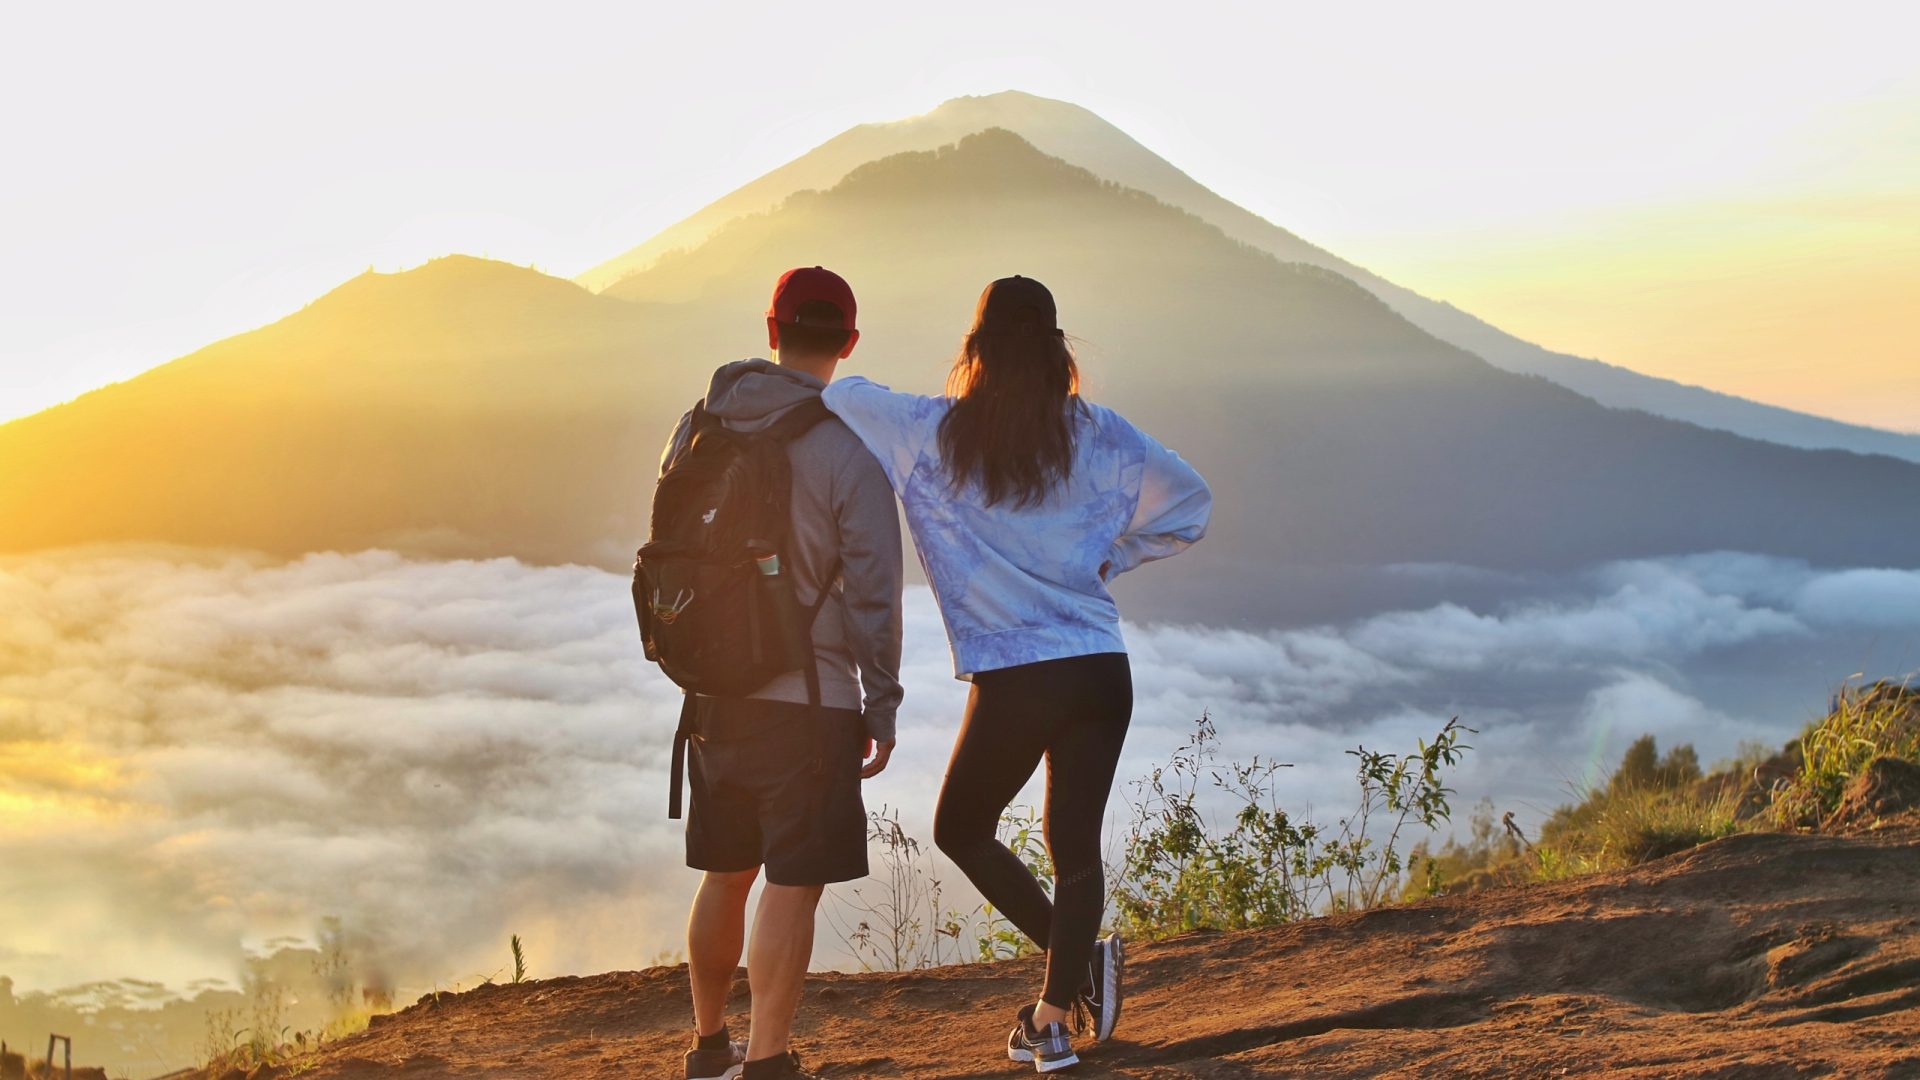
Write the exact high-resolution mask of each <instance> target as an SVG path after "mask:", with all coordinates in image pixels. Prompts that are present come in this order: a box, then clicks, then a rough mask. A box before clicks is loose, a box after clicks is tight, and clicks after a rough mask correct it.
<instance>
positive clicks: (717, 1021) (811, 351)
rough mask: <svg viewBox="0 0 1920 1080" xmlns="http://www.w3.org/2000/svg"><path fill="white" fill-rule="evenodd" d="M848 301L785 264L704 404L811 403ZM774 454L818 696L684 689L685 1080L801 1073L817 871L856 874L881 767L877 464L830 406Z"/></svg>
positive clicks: (893, 695) (788, 688)
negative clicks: (689, 998)
mask: <svg viewBox="0 0 1920 1080" xmlns="http://www.w3.org/2000/svg"><path fill="white" fill-rule="evenodd" d="M854 315H855V305H854V299H853V290H852V289H851V288H849V287H848V285H847V283H846V282H845V281H844V280H842V279H841V277H840V276H839V275H838V274H835V273H833V272H832V271H830V270H824V269H822V268H820V267H817V266H815V267H803V268H799V269H795V270H790V271H788V272H787V273H786V274H785V275H783V276H782V277H781V278H780V281H779V283H778V284H777V285H776V286H775V287H774V291H773V302H772V304H771V306H770V307H769V308H768V310H767V346H768V348H769V349H771V350H772V351H773V355H774V357H775V361H774V362H772V363H769V362H768V361H766V360H741V361H738V362H736V363H732V364H728V365H726V366H725V367H722V368H721V369H720V370H718V371H716V372H715V373H714V375H713V381H712V384H711V386H710V388H709V389H708V391H707V396H706V399H705V401H704V402H703V403H702V407H703V409H704V411H705V413H706V414H707V415H708V416H709V417H712V418H715V419H717V420H718V421H719V422H720V423H721V424H722V425H723V426H725V427H727V428H729V429H732V430H734V431H739V432H758V431H764V430H766V429H767V428H769V427H770V426H772V425H773V424H774V423H776V422H777V421H779V420H780V419H781V418H782V417H784V416H787V415H788V414H789V412H790V411H791V410H793V409H794V408H795V407H796V406H801V405H808V403H811V402H816V401H817V400H818V399H819V397H820V391H821V390H822V389H824V388H825V387H826V385H827V383H828V382H829V381H831V380H832V379H833V375H834V370H835V368H836V367H837V366H838V364H839V362H840V361H841V360H843V359H845V358H846V357H847V356H848V355H849V354H851V353H852V352H853V348H854V345H855V344H856V343H857V342H858V341H859V337H860V333H859V331H858V330H857V329H855V327H854ZM809 408H818V406H812V405H809ZM822 414H823V416H824V410H822ZM693 416H694V414H693V413H691V412H690V413H688V415H687V416H685V417H683V418H682V419H681V421H680V423H679V425H678V426H677V427H676V428H675V430H674V433H673V436H672V438H671V439H669V440H668V443H667V449H666V452H665V454H664V455H663V456H662V459H661V463H662V469H663V470H664V469H665V467H666V465H667V463H668V462H669V461H671V460H672V459H673V457H674V455H675V454H676V453H678V452H679V451H680V450H681V449H682V448H683V447H684V446H685V445H686V444H687V443H688V441H689V440H690V439H691V437H692V432H693V427H694V420H693ZM785 451H786V454H787V459H788V462H789V463H790V466H791V472H792V495H791V514H792V523H791V530H792V531H791V534H790V536H789V538H788V541H787V544H786V548H785V551H784V553H783V554H784V555H785V557H786V558H787V560H789V561H790V562H791V563H792V564H793V565H791V566H786V567H781V568H780V572H782V573H787V574H790V575H791V576H792V581H793V587H794V589H795V592H796V593H797V599H798V603H799V606H800V608H801V610H803V611H805V612H807V613H808V615H809V616H810V617H811V621H812V626H811V634H812V646H813V657H814V660H815V663H816V665H817V668H818V686H817V690H818V694H819V699H818V704H819V705H820V706H821V707H820V708H813V707H811V706H810V705H809V697H810V696H811V695H810V691H809V687H808V680H807V678H806V674H805V673H803V672H801V671H793V672H789V673H787V674H785V675H782V676H779V677H777V678H775V679H774V680H773V681H772V682H769V683H767V684H766V685H764V686H762V687H761V688H760V689H758V690H756V691H753V692H752V693H750V694H748V695H747V696H745V697H738V698H734V697H705V696H702V697H698V698H696V699H695V700H694V702H693V714H692V715H693V725H692V728H693V729H692V731H691V733H690V738H689V754H688V758H687V790H688V794H689V798H690V804H689V808H688V813H687V865H688V866H691V867H693V868H695V869H698V870H703V871H705V872H706V874H705V877H704V878H703V879H702V880H701V883H700V891H699V893H698V894H697V895H696V896H695V897H694V901H693V911H692V913H691V915H689V917H688V919H687V959H688V965H687V967H688V974H689V981H690V982H691V983H692V984H693V1013H694V1024H695V1035H696V1036H697V1040H696V1043H695V1046H694V1048H693V1049H692V1050H690V1051H688V1053H687V1055H686V1065H687V1072H686V1075H687V1077H688V1080H733V1078H735V1077H739V1078H741V1080H757V1078H760V1077H807V1076H810V1075H811V1074H809V1073H806V1072H804V1071H802V1069H801V1067H800V1063H799V1059H798V1057H797V1056H796V1055H795V1054H793V1053H792V1052H791V1051H790V1050H789V1049H788V1048H787V1037H788V1033H789V1031H790V1029H791V1027H792V1023H793V1014H794V1009H795V1007H796V1006H797V1005H798V1004H799V998H800V991H801V986H802V984H803V982H804V980H805V977H806V973H807V964H808V961H809V959H810V958H811V957H812V953H813V927H814V909H815V907H816V906H817V905H818V903H819V901H820V895H821V892H822V890H823V889H824V887H825V886H826V885H827V884H829V883H832V882H836V881H850V880H853V879H856V878H861V877H865V876H866V874H867V847H866V837H867V829H866V825H867V821H866V809H865V807H864V805H863V804H862V802H861V798H860V781H861V780H862V779H865V778H867V777H871V776H874V775H875V774H877V773H879V772H880V770H881V769H883V768H885V767H886V764H887V759H888V757H889V756H890V755H891V753H892V751H893V744H894V712H895V710H896V709H897V708H898V707H899V704H900V698H901V690H900V681H899V671H900V591H901V555H900V526H899V519H898V517H897V516H896V513H895V510H894V501H893V491H892V488H891V487H889V486H888V483H887V478H886V475H885V474H884V473H883V472H882V471H881V468H880V464H879V462H877V461H875V460H874V458H873V455H872V454H870V453H868V452H867V450H866V448H865V447H864V446H862V445H861V443H860V440H859V439H857V438H855V437H854V434H853V433H852V432H851V431H849V430H848V429H847V427H846V426H845V425H844V424H842V423H841V422H840V421H839V420H837V419H834V418H832V417H831V416H824V418H822V419H819V420H818V421H817V422H815V423H813V424H812V426H810V427H806V428H805V430H804V432H803V433H802V434H799V435H797V436H793V437H792V438H791V440H790V441H788V442H787V443H786V445H785ZM836 567H837V568H838V584H839V587H838V588H835V585H836V581H835V580H834V576H835V568H836ZM815 605H818V611H817V614H815V613H814V608H815ZM803 621H804V620H803ZM856 671H857V673H858V677H857V679H856ZM862 691H864V701H863V694H862ZM868 754H871V758H870V759H867V755H868ZM863 760H864V765H863V764H862V762H863ZM763 867H764V868H765V874H766V879H767V880H766V886H765V888H764V890H763V892H762V893H761V896H760V903H759V907H758V910H757V911H756V912H755V915H754V926H753V939H752V945H751V947H750V948H748V950H747V979H748V982H749V984H750V985H751V986H752V988H753V1013H752V1028H751V1031H750V1038H749V1039H748V1040H747V1041H746V1043H745V1045H744V1046H742V1045H740V1044H739V1043H734V1042H731V1041H730V1040H729V1035H728V1032H727V1025H726V1003H727V997H728V994H729V993H730V991H731V990H732V985H733V976H734V971H735V969H736V968H737V967H738V966H739V963H740V953H741V946H742V942H743V939H744V937H745V932H746V901H747V893H748V890H749V889H751V888H752V886H753V883H754V879H755V877H756V876H757V875H759V874H760V873H761V871H762V868H763Z"/></svg>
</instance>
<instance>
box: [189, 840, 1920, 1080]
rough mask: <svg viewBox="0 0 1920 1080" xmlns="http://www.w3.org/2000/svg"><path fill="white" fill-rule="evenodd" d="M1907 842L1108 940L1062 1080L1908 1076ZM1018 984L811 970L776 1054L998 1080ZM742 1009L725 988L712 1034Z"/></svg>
mask: <svg viewBox="0 0 1920 1080" xmlns="http://www.w3.org/2000/svg"><path fill="white" fill-rule="evenodd" d="M1917 847H1920V828H1917V827H1916V826H1915V825H1914V824H1913V823H1912V821H1911V820H1910V816H1909V820H1907V821H1905V822H1903V823H1901V824H1898V825H1895V826H1893V827H1890V828H1884V829H1881V830H1879V831H1876V832H1863V833H1860V834H1858V835H1854V836H1817V835H1805V834H1791V833H1786V834H1782V833H1772V834H1760V833H1749V834H1743V835H1738V836H1732V837H1728V838H1726V839H1723V840H1717V841H1714V842H1713V843H1710V844H1707V845H1705V846H1703V847H1698V848H1695V849H1693V850H1692V851H1689V852H1686V853H1684V854H1680V855H1675V856H1671V857H1668V858H1665V859H1662V860H1659V861H1658V862H1654V863H1650V864H1648V865H1645V866H1641V867H1637V868H1635V869H1632V870H1626V871H1618V872H1613V873H1605V874H1596V875H1591V876H1587V877H1577V878H1573V879H1570V880H1562V881H1556V882H1552V883H1550V884H1543V885H1533V886H1523V887H1518V888H1501V889H1491V890H1486V891H1481V892H1471V893H1466V894H1463V895H1457V896H1446V897H1440V898H1438V899H1433V900H1426V901H1422V902H1419V903H1416V904H1410V905H1404V906H1396V907H1387V908H1379V909H1375V910H1372V911H1361V912H1352V913H1348V914H1341V915H1332V916H1329V917H1326V918H1318V919H1310V920H1306V921H1303V922H1297V923H1292V924H1289V925H1285V926H1278V927H1272V928H1267V929H1258V930H1242V931H1235V932H1231V933H1208V932H1196V933H1189V934H1183V935H1180V936H1178V937H1174V938H1172V939H1169V940H1166V941H1160V942H1150V943H1146V942H1130V943H1128V946H1127V966H1126V979H1127V995H1126V1009H1125V1011H1124V1013H1123V1015H1122V1017H1121V1023H1120V1026H1119V1028H1118V1030H1117V1031H1116V1032H1115V1035H1114V1038H1113V1039H1112V1040H1110V1041H1109V1042H1107V1043H1105V1044H1098V1045H1089V1044H1087V1043H1086V1042H1085V1041H1084V1040H1082V1041H1079V1042H1078V1043H1077V1045H1076V1049H1079V1050H1081V1051H1083V1052H1084V1057H1083V1059H1082V1064H1081V1065H1080V1066H1079V1068H1077V1069H1076V1070H1074V1072H1073V1074H1072V1075H1074V1076H1077V1077H1088V1078H1094V1077H1109V1078H1118V1077H1168V1078H1171V1077H1250V1076H1314V1077H1375V1076H1454V1077H1508V1076H1602V1075H1606V1076H1622V1077H1719V1078H1730V1077H1756V1078H1757V1077H1776V1076H1778V1077H1785V1076H1852V1077H1883V1078H1887V1080H1892V1078H1895V1077H1911V1076H1914V1075H1916V1072H1917V1071H1920V1049H1917V1047H1920V1009H1916V1008H1915V1007H1914V1006H1915V1005H1916V1004H1920V990H1916V989H1915V986H1914V978H1913V976H1914V972H1915V971H1916V970H1920V929H1916V928H1920V901H1917V900H1916V897H1917V896H1920V858H1915V855H1916V848H1917ZM1040 969H1041V960H1040V958H1038V957H1031V958H1027V959H1021V960H1008V961H1003V962H1000V963H995V964H965V965H954V966H948V967H939V968H933V969H930V970H921V971H903V972H867V973H862V974H854V975H850V974H840V973H831V972H823V973H818V974H814V975H810V976H808V978H807V986H806V990H805V994H804V996H803V997H802V998H801V1002H800V1009H799V1013H798V1015H797V1017H796V1018H795V1019H796V1023H795V1028H794V1043H795V1047H796V1049H797V1050H798V1051H799V1052H800V1053H801V1054H802V1055H803V1057H804V1058H805V1060H806V1062H807V1063H808V1065H809V1066H811V1067H813V1068H815V1069H817V1070H818V1071H819V1072H820V1074H821V1075H823V1076H829V1077H849V1078H851V1077H862V1078H872V1077H895V1076H912V1077H916V1078H920V1080H947V1078H953V1080H958V1078H961V1077H982V1076H1013V1075H1015V1073H1014V1072H1013V1070H1012V1067H1010V1066H1008V1065H1007V1063H1006V1059H1005V1052H1004V1043H1005V1031H1006V1028H1007V1026H1008V1025H1009V1024H1010V1023H1011V1021H1012V1017H1013V1015H1014V1010H1016V1009H1017V1008H1019V1007H1020V1005H1021V1004H1022V1002H1023V1000H1026V999H1030V997H1031V995H1032V992H1033V987H1034V985H1035V984H1036V983H1037V982H1038V981H1039V978H1040ZM1023 995H1024V997H1023ZM751 997H752V995H751V987H749V986H747V985H746V983H745V980H744V978H743V979H742V982H741V984H740V988H739V990H737V991H736V997H735V999H734V1000H732V1001H730V1002H729V1005H728V1011H729V1013H730V1014H731V1015H730V1016H729V1018H728V1019H729V1021H730V1022H731V1025H732V1027H733V1030H734V1031H735V1032H741V1031H745V1030H746V1022H747V1019H748V1016H747V1013H748V1011H749V1006H750V1004H751ZM688 1000H689V998H688V990H687V976H686V967H685V966H684V965H681V966H678V967H671V968H668V967H656V968H650V969H648V970H646V971H630V972H612V973H608V974H604V975H592V976H586V977H574V976H563V977H560V978H548V979H540V980H535V981H528V982H525V983H519V984H498V985H497V984H494V983H490V982H489V983H484V984H482V985H480V986H477V987H474V988H473V989H470V990H467V991H465V992H461V993H446V992H436V993H433V994H429V995H426V996H424V997H422V998H421V999H420V1000H419V1001H418V1002H417V1003H416V1004H414V1005H412V1006H410V1007H408V1008H406V1009H404V1010H402V1011H400V1012H398V1013H394V1014H391V1015H384V1016H376V1017H374V1020H373V1023H372V1024H371V1025H370V1026H369V1027H368V1029H367V1030H366V1031H363V1032H359V1033H357V1034H353V1035H349V1036H346V1037H344V1038H341V1039H337V1040H333V1041H330V1042H328V1043H326V1044H325V1045H324V1046H322V1047H321V1048H320V1049H319V1050H317V1051H315V1052H313V1053H312V1054H311V1055H308V1056H302V1057H300V1058H298V1059H297V1061H296V1063H295V1064H293V1065H292V1066H290V1067H289V1066H282V1067H270V1068H268V1069H265V1070H263V1071H262V1072H259V1073H252V1074H249V1075H251V1076H258V1077H261V1078H262V1080H280V1078H282V1077H287V1076H292V1075H298V1076H302V1077H308V1078H311V1080H347V1078H353V1080H380V1078H385V1077H395V1078H400V1077H405V1078H407V1080H442V1078H447V1080H451V1078H455V1077H471V1076H511V1077H515V1078H519V1080H577V1078H585V1077H593V1078H599V1077H606V1078H609V1080H611V1078H614V1077H627V1076H636V1075H645V1076H673V1075H679V1074H678V1073H676V1072H675V1071H674V1070H676V1069H677V1068H678V1067H679V1061H680V1055H681V1054H682V1053H684V1052H685V1050H686V1047H687V1031H686V1027H687V1019H686V1014H687V1002H688ZM1199 1001H1204V1002H1205V1003H1206V1007H1204V1008H1195V1007H1194V1006H1195V1003H1196V1002H1199ZM236 1071H237V1070H236ZM219 1077H220V1074H219V1073H218V1072H213V1071H194V1072H189V1073H181V1074H176V1076H174V1077H171V1078H169V1080H218V1078H219Z"/></svg>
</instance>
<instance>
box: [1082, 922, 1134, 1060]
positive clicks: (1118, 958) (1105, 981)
mask: <svg viewBox="0 0 1920 1080" xmlns="http://www.w3.org/2000/svg"><path fill="white" fill-rule="evenodd" d="M1125 962H1126V955H1125V951H1124V950H1123V949H1122V948H1121V945H1120V935H1119V934H1108V935H1107V936H1106V937H1103V938H1101V939H1100V940H1099V941H1096V942H1094V943H1093V959H1091V960H1089V961H1088V962H1087V986H1086V989H1084V990H1082V991H1080V1007H1081V1008H1083V1009H1085V1010H1086V1011H1087V1028H1088V1033H1089V1034H1091V1035H1092V1036H1093V1040H1094V1041H1095V1042H1106V1041H1107V1039H1108V1038H1110V1037H1111V1036H1112V1035H1113V1029H1114V1026H1115V1025H1116V1024H1118V1023H1120V974H1121V968H1122V967H1123V966H1124V964H1125Z"/></svg>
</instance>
